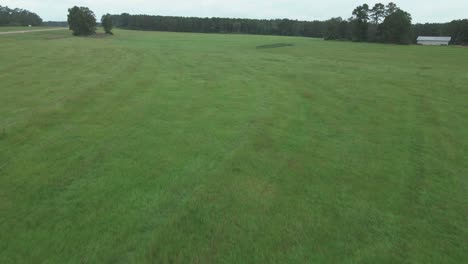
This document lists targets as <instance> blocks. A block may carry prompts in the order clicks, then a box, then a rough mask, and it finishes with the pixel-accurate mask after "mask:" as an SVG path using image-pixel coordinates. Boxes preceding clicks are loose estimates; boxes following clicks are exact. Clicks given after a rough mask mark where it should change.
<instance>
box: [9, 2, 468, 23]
mask: <svg viewBox="0 0 468 264" xmlns="http://www.w3.org/2000/svg"><path fill="white" fill-rule="evenodd" d="M365 2H366V1H365V0H325V1H310V0H308V1H306V0H295V1H287V0H256V1H254V0H229V1H227V0H172V1H167V0H166V1H162V0H133V1H121V0H119V1H113V0H2V3H1V5H8V6H10V7H19V8H25V9H28V10H31V11H33V12H36V13H37V14H39V15H40V16H41V17H42V18H43V19H44V20H66V16H67V9H68V8H70V7H72V6H74V5H78V6H87V7H89V8H90V9H91V10H93V11H94V12H95V13H96V15H97V17H100V16H101V15H102V14H104V13H112V14H120V13H123V12H127V13H131V14H150V15H174V16H197V17H212V16H216V17H242V18H266V19H269V18H290V19H300V20H325V19H328V18H331V17H337V16H341V17H343V18H348V17H350V16H351V12H352V10H353V8H354V7H356V6H358V5H360V4H363V3H365ZM375 2H377V1H372V2H371V1H367V3H368V4H369V5H371V6H372V5H373V4H374V3H375ZM381 2H382V3H384V4H386V3H387V1H381ZM394 2H395V3H397V5H398V6H400V7H401V8H402V9H404V10H405V11H408V12H409V13H411V14H412V16H413V20H414V22H448V21H451V20H453V19H461V18H468V1H467V0H445V1H440V0H400V1H398V0H395V1H394Z"/></svg>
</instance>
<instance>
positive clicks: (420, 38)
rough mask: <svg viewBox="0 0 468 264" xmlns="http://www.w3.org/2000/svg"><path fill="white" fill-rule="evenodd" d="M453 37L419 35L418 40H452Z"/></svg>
mask: <svg viewBox="0 0 468 264" xmlns="http://www.w3.org/2000/svg"><path fill="white" fill-rule="evenodd" d="M451 39H452V37H429V36H419V37H418V40H422V41H450V40H451Z"/></svg>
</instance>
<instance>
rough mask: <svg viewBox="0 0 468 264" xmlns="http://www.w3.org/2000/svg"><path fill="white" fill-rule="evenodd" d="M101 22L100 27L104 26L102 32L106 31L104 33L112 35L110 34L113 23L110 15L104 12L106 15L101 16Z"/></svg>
mask: <svg viewBox="0 0 468 264" xmlns="http://www.w3.org/2000/svg"><path fill="white" fill-rule="evenodd" d="M101 24H102V27H103V28H104V32H106V34H109V35H113V34H112V28H113V27H114V25H113V23H112V17H111V15H110V14H106V15H103V16H102V18H101Z"/></svg>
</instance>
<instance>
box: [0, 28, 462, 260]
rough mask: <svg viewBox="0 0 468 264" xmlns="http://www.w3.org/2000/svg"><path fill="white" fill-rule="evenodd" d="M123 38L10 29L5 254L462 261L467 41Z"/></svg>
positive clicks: (3, 117) (2, 219) (2, 121)
mask: <svg viewBox="0 0 468 264" xmlns="http://www.w3.org/2000/svg"><path fill="white" fill-rule="evenodd" d="M114 33H116V34H115V35H116V36H115V37H113V38H106V39H92V41H90V39H85V38H72V37H70V35H71V34H70V33H69V32H67V31H54V32H42V33H34V34H18V35H9V36H1V37H0V50H1V51H2V52H1V54H0V57H1V59H0V73H1V79H0V80H1V84H0V131H2V130H4V131H5V132H0V263H1V264H4V263H5V264H9V263H20V264H22V263H52V264H55V263H57V264H62V263H71V264H74V263H142V264H145V263H161V264H163V263H174V264H178V263H202V264H205V263H206V264H212V263H226V264H230V263H240V264H243V263H246V264H248V263H255V264H257V263H259V264H262V263H268V264H270V263H271V264H276V263H281V264H289V263H294V264H296V263H299V264H302V263H305V264H308V263H319V264H321V263H338V264H341V263H344V264H351V263H357V264H360V263H370V264H381V263H382V264H386V263H388V264H390V263H392V264H393V263H422V264H441V263H442V264H462V263H466V260H467V259H468V251H467V250H466V243H467V237H468V236H467V235H468V234H467V232H468V222H467V219H468V210H467V201H468V192H467V186H468V177H467V175H468V164H467V158H468V157H467V154H468V132H467V128H468V107H467V102H468V87H467V82H468V76H467V74H466V72H467V69H468V50H466V49H462V48H442V47H427V48H426V47H418V46H397V45H377V44H361V43H342V42H325V41H318V40H312V39H308V38H298V37H281V36H257V35H250V36H245V35H243V36H238V35H225V34H188V33H165V32H141V31H129V30H120V31H117V30H114ZM51 37H53V38H56V37H62V38H61V39H57V40H51V39H50V38H51ZM267 43H272V44H273V43H291V44H295V45H294V46H291V47H283V48H273V49H256V48H255V47H256V46H257V45H261V44H267ZM155 47H157V48H155ZM84 77H85V78H84ZM2 133H3V135H1V134H2Z"/></svg>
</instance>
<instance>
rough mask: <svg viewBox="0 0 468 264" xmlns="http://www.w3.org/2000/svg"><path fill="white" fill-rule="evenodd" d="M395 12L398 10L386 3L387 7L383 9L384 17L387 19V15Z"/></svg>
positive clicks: (392, 4) (396, 7)
mask: <svg viewBox="0 0 468 264" xmlns="http://www.w3.org/2000/svg"><path fill="white" fill-rule="evenodd" d="M397 10H399V8H398V6H397V5H396V4H395V3H393V2H390V3H388V5H387V6H386V7H385V17H388V16H389V15H391V14H393V13H395V12H396V11H397Z"/></svg>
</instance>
